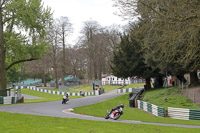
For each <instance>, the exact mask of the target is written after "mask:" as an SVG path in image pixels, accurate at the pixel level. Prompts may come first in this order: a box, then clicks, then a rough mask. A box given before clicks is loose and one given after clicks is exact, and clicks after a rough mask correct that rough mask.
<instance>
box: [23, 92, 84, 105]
mask: <svg viewBox="0 0 200 133" xmlns="http://www.w3.org/2000/svg"><path fill="white" fill-rule="evenodd" d="M21 93H22V94H25V95H31V96H36V97H40V99H25V100H24V102H25V103H36V102H48V101H57V100H62V95H55V94H49V93H44V92H39V91H34V90H29V89H22V90H21ZM79 97H80V96H73V97H72V96H70V99H74V98H79Z"/></svg>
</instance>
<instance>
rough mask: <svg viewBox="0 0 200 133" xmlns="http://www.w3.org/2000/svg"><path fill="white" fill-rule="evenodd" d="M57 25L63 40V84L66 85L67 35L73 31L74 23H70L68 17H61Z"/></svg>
mask: <svg viewBox="0 0 200 133" xmlns="http://www.w3.org/2000/svg"><path fill="white" fill-rule="evenodd" d="M57 25H58V28H59V29H60V30H59V36H60V38H61V42H62V48H63V52H62V54H63V55H62V60H63V64H62V85H64V78H65V76H66V37H67V35H69V33H71V32H72V24H71V23H70V21H69V19H68V17H60V18H59V19H57Z"/></svg>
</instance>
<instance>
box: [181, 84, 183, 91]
mask: <svg viewBox="0 0 200 133" xmlns="http://www.w3.org/2000/svg"><path fill="white" fill-rule="evenodd" d="M181 85H182V93H183V82H182V84H181Z"/></svg>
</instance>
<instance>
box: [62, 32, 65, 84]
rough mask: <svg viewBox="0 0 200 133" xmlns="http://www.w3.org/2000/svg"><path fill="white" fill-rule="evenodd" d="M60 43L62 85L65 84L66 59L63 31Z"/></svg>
mask: <svg viewBox="0 0 200 133" xmlns="http://www.w3.org/2000/svg"><path fill="white" fill-rule="evenodd" d="M62 43H63V64H62V85H65V79H64V78H65V70H66V69H65V67H66V63H65V61H66V59H65V32H64V31H63V33H62Z"/></svg>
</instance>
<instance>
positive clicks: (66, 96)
mask: <svg viewBox="0 0 200 133" xmlns="http://www.w3.org/2000/svg"><path fill="white" fill-rule="evenodd" d="M68 100H69V95H68V94H66V95H64V96H63V102H62V104H63V103H66V102H67V101H68Z"/></svg>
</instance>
